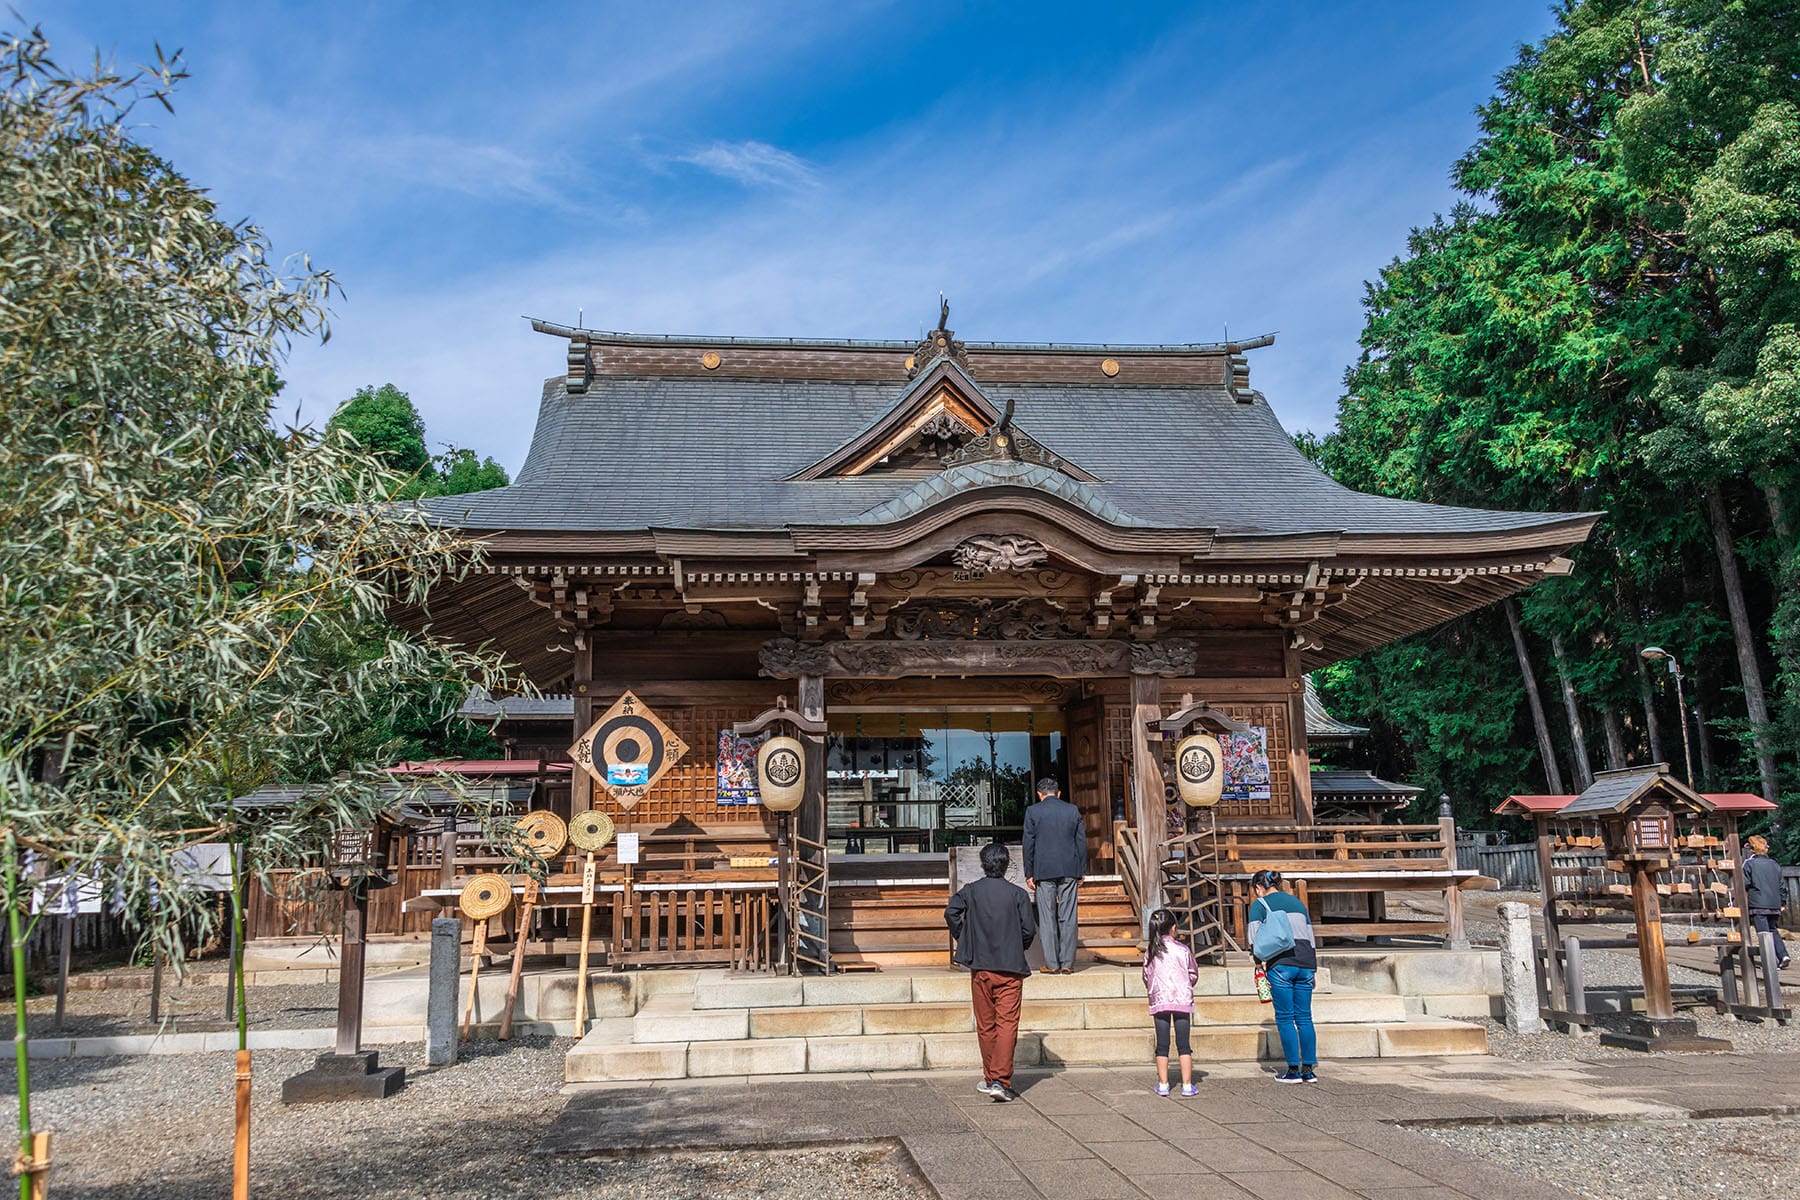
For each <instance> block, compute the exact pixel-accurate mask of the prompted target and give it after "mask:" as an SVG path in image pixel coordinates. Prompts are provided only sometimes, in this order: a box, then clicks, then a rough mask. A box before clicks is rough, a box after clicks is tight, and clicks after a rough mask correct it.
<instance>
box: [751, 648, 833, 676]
mask: <svg viewBox="0 0 1800 1200" xmlns="http://www.w3.org/2000/svg"><path fill="white" fill-rule="evenodd" d="M757 661H758V663H759V664H760V666H761V668H762V669H761V672H760V673H761V674H763V675H770V676H773V677H774V678H776V679H795V678H798V677H799V676H801V675H824V674H827V673H828V672H829V671H830V669H831V647H830V646H825V645H819V644H817V643H814V642H797V641H795V640H794V639H793V638H771V639H769V640H768V641H766V642H764V643H763V648H762V652H761V653H760V654H759V655H758V656H757Z"/></svg>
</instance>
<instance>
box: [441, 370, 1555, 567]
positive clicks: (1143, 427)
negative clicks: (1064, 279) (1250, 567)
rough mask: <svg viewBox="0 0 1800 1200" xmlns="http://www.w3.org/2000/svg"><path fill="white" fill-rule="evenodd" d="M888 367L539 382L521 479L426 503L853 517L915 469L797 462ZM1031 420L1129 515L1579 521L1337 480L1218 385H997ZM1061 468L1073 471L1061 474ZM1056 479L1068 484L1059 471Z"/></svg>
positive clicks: (841, 424)
mask: <svg viewBox="0 0 1800 1200" xmlns="http://www.w3.org/2000/svg"><path fill="white" fill-rule="evenodd" d="M904 388H905V385H903V384H896V383H895V382H894V381H882V382H867V383H859V382H841V381H827V380H771V379H705V378H693V379H690V378H673V377H655V378H634V377H615V376H602V377H600V378H597V379H595V380H594V381H593V383H592V385H591V386H590V388H589V390H588V392H587V394H586V395H584V396H577V397H570V396H569V395H568V394H567V393H566V391H565V390H564V386H563V379H562V377H560V376H559V377H557V378H555V379H552V380H549V381H548V382H547V383H546V384H545V386H544V391H543V398H542V402H541V405H540V408H539V411H538V420H537V428H536V431H535V432H534V433H533V435H532V441H531V451H530V453H529V454H528V455H527V457H526V460H525V465H524V467H523V468H522V469H521V470H520V472H519V477H518V479H517V481H516V482H514V483H513V484H512V485H511V486H510V487H504V488H497V489H494V490H493V491H488V492H477V493H474V494H471V495H462V496H446V497H440V498H436V499H432V500H428V501H425V502H424V505H425V507H426V508H427V509H428V510H429V511H430V512H431V513H433V514H434V515H436V516H437V517H438V518H439V519H441V520H444V521H446V522H448V523H451V524H456V525H460V526H463V527H465V528H468V529H476V530H516V531H532V530H538V531H543V530H562V531H571V532H614V531H631V530H643V529H652V528H663V529H707V530H727V531H730V530H745V531H750V530H779V529H783V528H786V527H788V526H793V525H827V524H836V523H841V522H850V521H854V520H856V519H857V518H859V517H862V516H863V515H864V514H868V513H870V512H871V510H874V509H877V508H879V507H880V506H882V505H886V504H889V503H890V502H894V501H897V500H900V498H901V497H902V496H904V494H905V493H907V492H909V491H911V490H912V489H914V487H915V486H916V485H917V483H918V480H917V479H916V477H915V478H906V477H901V476H892V475H890V476H879V475H866V476H862V477H859V478H855V479H824V480H816V481H807V482H794V481H791V480H790V477H791V476H792V475H794V474H796V473H797V472H799V471H801V470H803V469H804V468H806V467H807V466H809V465H811V464H812V463H815V462H817V461H818V460H819V459H821V458H823V457H824V456H825V455H826V454H827V453H829V452H830V451H831V450H833V449H834V448H836V447H838V446H840V445H842V444H843V443H844V441H845V440H846V439H847V438H849V437H851V436H852V435H854V434H855V433H856V432H858V431H859V430H861V429H863V428H864V427H865V426H867V425H868V424H870V423H871V422H873V421H874V420H876V419H877V418H878V417H880V416H881V415H882V414H884V413H885V412H887V411H888V410H889V409H890V408H891V407H893V405H894V403H895V401H896V400H897V399H898V397H899V396H900V394H901V392H902V391H903V390H904ZM983 388H984V390H985V391H986V393H987V394H988V395H989V396H990V397H992V398H993V399H994V400H995V401H996V402H998V403H1001V404H1004V403H1005V402H1006V401H1008V400H1012V401H1014V402H1015V403H1016V416H1015V421H1016V423H1017V425H1018V427H1019V429H1020V430H1022V431H1023V432H1025V433H1026V434H1028V435H1029V436H1031V437H1032V438H1034V439H1036V440H1037V441H1039V442H1040V443H1042V444H1043V445H1044V446H1046V447H1047V448H1049V449H1050V450H1052V451H1054V452H1055V453H1057V454H1059V455H1061V456H1063V457H1064V458H1066V459H1068V460H1070V461H1072V462H1077V463H1080V464H1081V466H1082V467H1083V468H1085V469H1086V470H1088V471H1090V472H1092V473H1093V474H1095V475H1096V476H1098V477H1099V479H1100V480H1101V482H1100V483H1097V484H1092V485H1083V486H1085V487H1087V488H1091V493H1088V492H1084V493H1082V495H1083V497H1084V500H1086V501H1088V502H1094V503H1101V504H1103V505H1105V506H1110V507H1109V508H1108V509H1107V511H1114V510H1116V513H1117V514H1119V517H1120V519H1121V520H1122V521H1127V520H1128V522H1129V523H1133V524H1140V525H1146V526H1151V527H1156V528H1186V529H1194V528H1203V529H1216V530H1217V531H1218V532H1219V533H1221V534H1232V533H1247V534H1254V533H1308V532H1327V531H1329V532H1344V533H1427V534H1428V533H1465V532H1481V531H1498V530H1507V529H1520V528H1526V527H1530V526H1535V525H1545V524H1552V523H1555V522H1559V521H1566V520H1568V519H1569V514H1565V513H1511V512H1497V511H1487V510H1480V509H1467V508H1453V507H1448V506H1443V505H1432V504H1417V503H1413V502H1410V501H1405V500H1392V499H1387V498H1383V497H1378V496H1369V495H1365V494H1363V493H1360V492H1355V491H1352V490H1350V489H1349V488H1346V487H1342V486H1340V485H1339V484H1337V483H1335V482H1333V481H1332V480H1331V479H1329V478H1327V477H1326V476H1325V474H1324V473H1323V472H1321V471H1320V470H1319V469H1318V468H1317V467H1315V466H1314V465H1313V464H1312V463H1311V462H1310V461H1308V460H1307V459H1306V457H1305V456H1304V455H1302V454H1301V453H1300V452H1299V450H1297V449H1296V448H1295V447H1294V445H1293V443H1292V442H1291V441H1290V440H1289V438H1288V435H1287V434H1286V432H1284V431H1283V430H1282V428H1281V425H1280V423H1279V422H1278V421H1277V420H1276V419H1275V414H1274V413H1273V412H1272V411H1271V410H1270V408H1269V406H1268V404H1267V403H1266V402H1265V401H1264V400H1263V399H1262V397H1261V396H1260V395H1258V396H1257V397H1256V400H1255V402H1254V403H1251V404H1242V403H1239V402H1238V401H1236V400H1235V399H1233V398H1232V395H1231V393H1230V392H1229V391H1228V390H1227V389H1225V388H1224V387H1211V386H1204V387H1203V386H1193V387H1129V386H1115V385H1107V386H1104V387H1101V386H1095V387H1081V386H1069V385H1050V384H1003V383H1001V384H988V383H984V384H983ZM1058 479H1059V480H1065V479H1066V477H1063V476H1060V475H1059V476H1058ZM1057 486H1059V487H1060V486H1062V485H1061V484H1058V485H1057Z"/></svg>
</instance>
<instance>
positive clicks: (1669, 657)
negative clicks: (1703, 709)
mask: <svg viewBox="0 0 1800 1200" xmlns="http://www.w3.org/2000/svg"><path fill="white" fill-rule="evenodd" d="M1638 654H1639V656H1640V657H1643V658H1647V659H1649V660H1650V661H1651V662H1655V661H1657V660H1658V659H1662V660H1664V661H1666V662H1667V663H1668V664H1669V674H1671V675H1673V676H1674V677H1675V706H1676V712H1677V713H1679V714H1680V716H1681V757H1682V759H1683V761H1684V762H1685V763H1686V764H1687V782H1688V786H1689V787H1693V786H1695V785H1694V750H1693V747H1692V746H1691V745H1690V744H1689V742H1688V715H1687V694H1686V692H1684V691H1683V690H1682V686H1681V664H1680V663H1679V662H1677V661H1676V659H1675V656H1674V655H1673V654H1670V653H1669V652H1668V651H1667V650H1664V649H1663V648H1662V647H1661V646H1645V647H1644V648H1643V649H1642V650H1640V651H1639V652H1638Z"/></svg>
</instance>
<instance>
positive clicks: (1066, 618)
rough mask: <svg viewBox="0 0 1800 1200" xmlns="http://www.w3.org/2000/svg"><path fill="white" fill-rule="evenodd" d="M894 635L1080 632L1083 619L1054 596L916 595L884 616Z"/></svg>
mask: <svg viewBox="0 0 1800 1200" xmlns="http://www.w3.org/2000/svg"><path fill="white" fill-rule="evenodd" d="M888 624H889V626H890V627H891V628H892V630H893V634H894V636H895V637H896V638H898V639H899V640H900V641H903V642H915V641H919V640H921V639H925V638H949V639H961V640H964V641H977V640H987V639H997V640H1000V641H1044V640H1046V639H1050V638H1063V637H1070V636H1072V635H1074V634H1078V633H1080V632H1081V629H1082V624H1083V619H1082V617H1081V616H1080V615H1079V614H1075V615H1071V614H1070V613H1069V612H1068V611H1067V610H1066V609H1065V608H1064V606H1062V605H1060V604H1057V603H1056V602H1055V601H1052V600H1037V599H1032V598H1029V597H1020V598H1019V599H1017V600H996V599H990V598H987V597H977V598H975V599H972V600H939V601H924V600H914V601H912V602H911V603H910V604H908V605H906V606H905V607H904V608H896V609H895V610H894V612H893V613H892V615H890V617H889V618H888Z"/></svg>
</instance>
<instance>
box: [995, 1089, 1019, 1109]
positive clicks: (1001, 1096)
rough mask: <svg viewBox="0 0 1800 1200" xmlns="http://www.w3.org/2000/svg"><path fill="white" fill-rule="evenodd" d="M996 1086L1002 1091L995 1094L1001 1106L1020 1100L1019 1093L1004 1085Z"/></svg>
mask: <svg viewBox="0 0 1800 1200" xmlns="http://www.w3.org/2000/svg"><path fill="white" fill-rule="evenodd" d="M994 1086H996V1087H998V1088H999V1089H1000V1090H999V1092H997V1093H996V1094H995V1096H994V1099H995V1100H997V1101H999V1102H1000V1103H1001V1104H1006V1103H1008V1102H1010V1101H1013V1100H1017V1099H1018V1098H1019V1093H1017V1092H1015V1091H1013V1090H1012V1089H1011V1088H1009V1087H1007V1086H1005V1085H1004V1084H995V1085H994Z"/></svg>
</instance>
